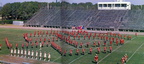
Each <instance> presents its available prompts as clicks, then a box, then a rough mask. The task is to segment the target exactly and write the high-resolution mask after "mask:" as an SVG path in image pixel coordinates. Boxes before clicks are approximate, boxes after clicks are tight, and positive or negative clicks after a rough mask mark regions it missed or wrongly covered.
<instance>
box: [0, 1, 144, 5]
mask: <svg viewBox="0 0 144 64" xmlns="http://www.w3.org/2000/svg"><path fill="white" fill-rule="evenodd" d="M25 1H38V2H55V1H56V0H0V4H1V5H4V4H6V3H13V2H25ZM58 1H59V2H60V1H67V2H70V3H80V2H84V3H85V2H92V3H93V4H96V3H97V2H113V1H116V0H58ZM124 1H127V2H131V3H132V4H134V5H143V4H144V0H124Z"/></svg>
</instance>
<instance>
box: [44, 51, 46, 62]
mask: <svg viewBox="0 0 144 64" xmlns="http://www.w3.org/2000/svg"><path fill="white" fill-rule="evenodd" d="M45 60H46V53H44V61H45Z"/></svg>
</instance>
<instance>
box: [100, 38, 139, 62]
mask: <svg viewBox="0 0 144 64" xmlns="http://www.w3.org/2000/svg"><path fill="white" fill-rule="evenodd" d="M135 38H136V37H134V38H132V39H131V40H133V39H135ZM128 42H129V41H127V42H126V43H128ZM126 43H125V44H126ZM120 47H121V46H119V47H117V48H116V49H115V50H113V51H112V53H113V52H114V51H116V50H117V49H119V48H120ZM112 53H111V54H112ZM109 55H110V54H107V55H106V56H105V57H104V58H102V59H101V60H100V61H99V62H98V63H100V62H101V61H102V60H104V59H105V58H107V57H108V56H109Z"/></svg>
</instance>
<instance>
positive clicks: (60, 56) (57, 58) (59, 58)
mask: <svg viewBox="0 0 144 64" xmlns="http://www.w3.org/2000/svg"><path fill="white" fill-rule="evenodd" d="M61 57H62V56H60V57H58V58H57V59H55V60H53V61H52V62H54V61H56V60H58V59H60V58H61Z"/></svg>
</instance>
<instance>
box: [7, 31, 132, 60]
mask: <svg viewBox="0 0 144 64" xmlns="http://www.w3.org/2000/svg"><path fill="white" fill-rule="evenodd" d="M64 34H65V35H64ZM48 35H53V36H52V37H51V38H48V39H47V38H46V37H47V36H48ZM36 36H37V37H39V39H38V38H35V39H34V38H32V37H36ZM43 36H45V37H43ZM23 37H24V39H25V41H26V42H27V43H26V45H25V44H23V43H22V44H21V49H19V48H18V44H17V43H16V45H15V48H12V44H11V43H9V42H8V39H7V38H6V39H5V41H6V45H7V47H8V48H9V49H10V55H11V56H15V57H23V58H30V59H36V60H44V61H50V60H51V54H50V53H47V52H46V51H44V52H42V51H41V50H42V49H41V48H42V47H44V46H46V47H48V46H51V47H52V48H54V49H55V50H57V51H58V52H59V53H60V54H61V55H62V56H66V55H67V54H69V55H70V56H72V55H73V54H74V53H75V54H76V55H80V54H81V55H85V54H86V52H87V53H89V54H93V51H96V53H97V54H96V56H95V58H94V61H95V62H98V54H100V53H101V52H103V53H107V52H109V53H112V50H113V45H116V46H118V45H123V44H124V42H125V39H128V40H130V39H131V38H132V37H131V36H129V35H128V36H127V35H121V34H115V33H89V32H86V31H78V32H76V31H53V32H52V30H51V32H50V33H49V32H48V31H46V32H42V31H38V32H34V34H32V33H30V34H29V35H28V33H24V34H23ZM42 37H43V38H42ZM58 39H60V40H61V41H64V42H65V43H66V44H68V45H70V46H73V47H75V51H74V50H73V49H69V50H66V49H63V48H62V46H60V45H58V44H57V43H56V42H57V41H58ZM76 39H78V40H86V39H87V40H94V42H93V43H90V42H85V43H83V42H78V41H76ZM95 39H99V40H101V41H95ZM30 46H31V48H34V47H35V48H39V51H37V50H36V51H35V50H30V49H29V47H30ZM94 49H96V50H94ZM102 49H103V50H102Z"/></svg>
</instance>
